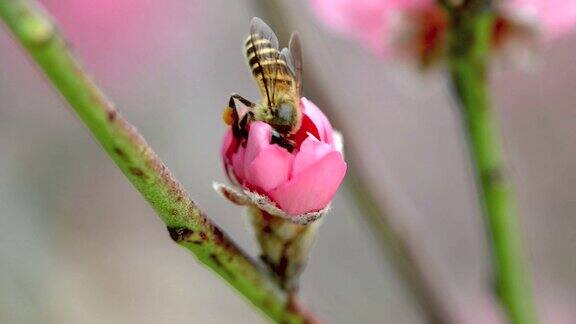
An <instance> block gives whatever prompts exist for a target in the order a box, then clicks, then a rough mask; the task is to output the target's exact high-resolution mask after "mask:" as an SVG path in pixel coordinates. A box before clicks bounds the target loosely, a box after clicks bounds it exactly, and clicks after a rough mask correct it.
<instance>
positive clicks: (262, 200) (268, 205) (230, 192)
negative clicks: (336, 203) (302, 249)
mask: <svg viewBox="0 0 576 324" xmlns="http://www.w3.org/2000/svg"><path fill="white" fill-rule="evenodd" d="M212 187H213V188H214V190H215V191H216V192H217V193H219V194H220V195H221V196H222V197H224V198H226V199H227V200H228V201H230V202H232V203H234V204H236V205H240V206H256V207H258V208H259V209H261V210H263V211H265V212H267V213H268V214H270V215H272V216H276V217H280V218H283V219H285V220H287V221H290V222H292V223H294V224H299V225H307V224H310V223H312V222H314V221H316V220H318V219H319V218H321V217H322V216H324V215H325V214H326V213H328V211H329V210H330V204H328V206H326V207H324V208H323V209H322V210H319V211H315V212H308V213H303V214H299V215H288V214H287V213H286V212H284V211H283V210H282V209H280V208H279V207H278V206H277V205H276V204H275V203H274V202H273V201H271V200H270V198H268V197H267V196H264V195H261V194H259V193H257V192H253V191H250V190H249V189H246V188H243V189H236V188H233V187H231V186H227V185H225V184H223V183H219V182H213V184H212Z"/></svg>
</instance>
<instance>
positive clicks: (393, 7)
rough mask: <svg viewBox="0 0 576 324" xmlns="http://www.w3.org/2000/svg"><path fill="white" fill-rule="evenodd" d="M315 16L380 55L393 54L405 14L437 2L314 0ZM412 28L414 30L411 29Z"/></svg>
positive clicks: (424, 0)
mask: <svg viewBox="0 0 576 324" xmlns="http://www.w3.org/2000/svg"><path fill="white" fill-rule="evenodd" d="M311 3H312V9H313V11H314V13H315V14H316V15H317V16H318V17H319V18H320V19H321V20H322V22H324V23H325V24H326V25H327V26H328V27H329V28H331V29H333V30H335V31H336V32H338V33H340V34H342V35H345V36H348V37H352V38H359V39H360V41H361V42H362V44H363V45H364V46H366V47H367V48H369V49H371V50H372V51H373V52H374V53H376V54H379V55H387V54H390V52H391V51H394V47H395V46H394V45H396V44H395V42H396V40H397V38H398V37H397V36H399V35H397V34H398V33H402V31H400V30H399V29H398V27H400V29H402V30H403V29H405V28H403V27H402V26H398V24H399V23H401V22H400V20H402V21H404V22H408V21H407V20H405V19H403V18H404V16H405V15H406V14H411V13H415V12H418V11H420V10H422V9H428V8H430V7H433V6H434V3H435V1H434V0H312V1H311ZM410 28H411V27H410Z"/></svg>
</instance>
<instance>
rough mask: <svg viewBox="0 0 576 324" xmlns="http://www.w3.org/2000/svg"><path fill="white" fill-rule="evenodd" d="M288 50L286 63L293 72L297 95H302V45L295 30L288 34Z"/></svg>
mask: <svg viewBox="0 0 576 324" xmlns="http://www.w3.org/2000/svg"><path fill="white" fill-rule="evenodd" d="M288 50H289V51H290V55H289V56H290V60H289V61H290V63H289V64H288V67H290V69H292V71H293V73H294V79H295V80H296V88H297V89H298V95H299V96H300V95H302V47H301V45H300V37H299V36H298V33H297V32H293V33H292V35H291V36H290V43H288Z"/></svg>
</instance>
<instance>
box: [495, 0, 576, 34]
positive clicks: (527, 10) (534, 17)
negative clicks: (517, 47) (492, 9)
mask: <svg viewBox="0 0 576 324" xmlns="http://www.w3.org/2000/svg"><path fill="white" fill-rule="evenodd" d="M502 10H503V13H504V15H506V16H509V17H510V18H511V19H512V20H522V21H523V22H525V23H529V24H533V25H536V27H537V28H538V29H539V30H540V31H541V33H542V36H543V37H544V39H545V40H553V39H557V38H558V37H561V36H563V35H565V34H567V33H568V32H570V31H571V30H572V29H574V27H576V1H566V0H507V1H505V2H503V3H502Z"/></svg>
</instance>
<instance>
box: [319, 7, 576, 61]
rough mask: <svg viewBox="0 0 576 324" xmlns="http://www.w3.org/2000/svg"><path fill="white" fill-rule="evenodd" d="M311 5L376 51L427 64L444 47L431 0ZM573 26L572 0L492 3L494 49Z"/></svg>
mask: <svg viewBox="0 0 576 324" xmlns="http://www.w3.org/2000/svg"><path fill="white" fill-rule="evenodd" d="M311 5H312V9H313V11H314V13H315V14H316V15H317V16H318V17H319V18H320V20H321V21H322V22H323V23H324V24H325V25H327V26H328V27H329V28H331V29H333V30H334V31H336V32H337V33H339V34H342V35H345V36H347V37H350V38H357V39H359V40H360V42H361V43H362V44H363V45H364V46H365V47H367V48H369V49H371V50H372V51H373V52H374V53H376V54H378V55H387V56H398V55H400V56H407V57H409V58H417V59H419V60H420V63H421V64H422V65H424V66H427V65H429V64H430V63H434V62H436V61H437V60H438V59H439V58H442V57H443V56H444V55H445V53H446V48H447V45H448V44H447V43H448V37H447V35H448V30H449V28H450V26H449V21H448V17H447V15H446V14H445V12H444V10H443V9H442V8H440V7H439V6H438V5H437V4H436V1H435V0H311ZM575 27H576V1H565V0H506V1H502V2H501V3H498V6H497V7H496V23H495V24H494V29H493V32H492V33H493V44H492V45H493V49H494V50H495V51H500V50H501V49H503V48H510V47H512V48H516V49H517V48H520V49H521V50H525V49H530V48H531V47H532V45H533V44H534V42H535V41H540V40H544V41H550V40H553V39H556V38H558V37H560V36H562V35H565V34H566V33H568V32H569V31H571V30H572V29H573V28H575ZM534 31H538V32H539V33H534ZM517 45H520V46H517Z"/></svg>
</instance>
